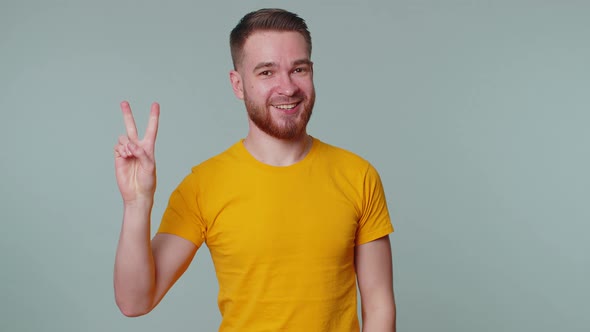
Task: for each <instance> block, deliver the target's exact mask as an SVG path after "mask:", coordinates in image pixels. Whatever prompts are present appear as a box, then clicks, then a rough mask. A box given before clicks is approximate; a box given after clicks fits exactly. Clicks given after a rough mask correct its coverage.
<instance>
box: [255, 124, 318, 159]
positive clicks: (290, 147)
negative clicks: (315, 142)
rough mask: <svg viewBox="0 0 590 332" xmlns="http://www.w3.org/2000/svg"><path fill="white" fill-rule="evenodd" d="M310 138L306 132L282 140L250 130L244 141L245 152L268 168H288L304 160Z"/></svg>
mask: <svg viewBox="0 0 590 332" xmlns="http://www.w3.org/2000/svg"><path fill="white" fill-rule="evenodd" d="M311 145H312V138H311V136H309V135H308V134H307V133H306V132H304V133H303V134H302V135H300V136H299V137H296V138H293V139H289V140H284V139H278V138H275V137H272V136H270V135H268V134H266V133H264V132H262V131H260V130H257V128H256V129H254V128H250V131H249V132H248V136H246V138H245V139H244V146H245V147H246V150H248V152H250V154H251V155H252V156H253V157H254V158H255V159H256V160H258V161H260V162H262V163H265V164H267V165H270V166H290V165H293V164H295V163H297V162H298V161H300V160H302V159H303V158H305V156H306V155H307V153H308V152H309V150H310V149H311Z"/></svg>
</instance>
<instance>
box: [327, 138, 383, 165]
mask: <svg viewBox="0 0 590 332" xmlns="http://www.w3.org/2000/svg"><path fill="white" fill-rule="evenodd" d="M316 141H317V142H318V145H319V149H318V154H319V158H320V159H321V160H324V161H325V162H329V163H331V164H333V165H334V166H335V167H337V168H345V169H349V170H356V171H360V172H366V171H367V170H369V169H373V166H372V165H371V163H370V162H369V161H368V160H366V159H365V158H363V157H361V156H360V155H359V154H357V153H355V152H352V151H350V150H348V149H345V148H342V147H339V146H336V145H332V144H329V143H326V142H323V141H320V140H319V139H316Z"/></svg>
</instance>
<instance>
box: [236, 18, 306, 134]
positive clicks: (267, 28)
mask: <svg viewBox="0 0 590 332" xmlns="http://www.w3.org/2000/svg"><path fill="white" fill-rule="evenodd" d="M230 40H231V46H232V57H233V60H234V70H232V71H231V72H230V80H231V83H232V87H233V90H234V94H235V95H236V96H237V97H238V98H240V99H243V100H244V104H245V105H246V110H247V111H248V117H249V120H250V129H251V131H252V130H255V131H257V132H263V133H265V134H267V135H269V136H272V137H274V138H278V139H285V140H293V139H300V138H302V137H304V136H305V135H306V126H307V122H308V121H309V118H310V117H311V113H312V109H313V105H314V102H315V89H314V86H313V63H312V62H311V59H310V56H311V37H310V34H309V31H308V30H307V27H306V25H305V22H304V21H303V20H302V19H301V18H299V17H298V16H297V15H295V14H293V13H289V12H286V11H284V10H280V9H263V10H260V11H257V12H253V13H250V14H247V15H246V16H245V17H244V18H243V19H242V20H241V21H240V23H239V24H238V26H236V28H235V29H234V30H233V31H232V33H231V36H230Z"/></svg>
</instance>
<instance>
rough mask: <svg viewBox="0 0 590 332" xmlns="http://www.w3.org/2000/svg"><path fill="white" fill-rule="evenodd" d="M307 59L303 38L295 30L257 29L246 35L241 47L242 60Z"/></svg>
mask: <svg viewBox="0 0 590 332" xmlns="http://www.w3.org/2000/svg"><path fill="white" fill-rule="evenodd" d="M301 59H308V60H309V50H308V46H307V43H306V42H305V38H304V37H303V35H301V34H300V33H299V32H296V31H258V32H255V33H253V34H252V35H250V36H249V37H248V39H247V40H246V43H245V44H244V48H243V62H244V64H245V65H246V66H248V64H250V65H252V64H254V65H255V64H256V63H259V62H277V63H278V62H281V61H295V60H301Z"/></svg>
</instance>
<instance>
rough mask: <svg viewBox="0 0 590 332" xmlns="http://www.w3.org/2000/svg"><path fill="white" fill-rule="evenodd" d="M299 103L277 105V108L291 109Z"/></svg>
mask: <svg viewBox="0 0 590 332" xmlns="http://www.w3.org/2000/svg"><path fill="white" fill-rule="evenodd" d="M295 105H297V104H288V105H275V107H276V108H280V109H282V110H290V109H292V108H293V107H295Z"/></svg>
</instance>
